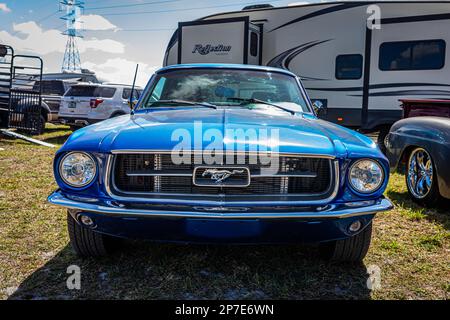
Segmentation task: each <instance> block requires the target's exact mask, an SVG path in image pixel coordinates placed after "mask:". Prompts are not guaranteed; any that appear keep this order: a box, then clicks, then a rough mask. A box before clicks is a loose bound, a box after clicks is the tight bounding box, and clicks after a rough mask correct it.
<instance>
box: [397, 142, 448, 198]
mask: <svg viewBox="0 0 450 320" xmlns="http://www.w3.org/2000/svg"><path fill="white" fill-rule="evenodd" d="M405 178H406V186H407V188H408V192H409V194H410V196H411V198H412V199H413V200H414V201H415V202H417V203H419V204H421V205H424V206H435V205H437V204H438V203H439V201H440V200H441V196H440V194H439V189H438V180H437V179H438V178H437V175H436V170H435V167H434V162H433V159H432V158H431V155H430V154H429V153H428V151H427V150H425V149H423V148H416V149H414V150H413V151H412V152H411V154H410V155H409V158H408V163H407V167H406V175H405Z"/></svg>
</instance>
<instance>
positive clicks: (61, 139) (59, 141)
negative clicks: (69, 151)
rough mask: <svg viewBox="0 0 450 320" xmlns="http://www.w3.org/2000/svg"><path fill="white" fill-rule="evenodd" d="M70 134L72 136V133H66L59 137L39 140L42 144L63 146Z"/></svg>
mask: <svg viewBox="0 0 450 320" xmlns="http://www.w3.org/2000/svg"><path fill="white" fill-rule="evenodd" d="M71 134H72V132H68V133H66V134H64V135H61V136H56V137H48V138H45V139H40V140H41V141H43V142H47V143H51V144H64V142H66V140H67V139H68V138H69V137H70V135H71Z"/></svg>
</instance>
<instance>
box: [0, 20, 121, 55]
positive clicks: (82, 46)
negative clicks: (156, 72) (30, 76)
mask: <svg viewBox="0 0 450 320" xmlns="http://www.w3.org/2000/svg"><path fill="white" fill-rule="evenodd" d="M13 30H14V31H15V33H17V36H16V35H14V34H10V33H8V32H6V31H0V40H1V42H2V43H6V44H8V45H11V46H12V47H14V48H15V50H16V51H26V52H31V53H34V54H38V55H45V54H48V53H51V52H64V50H65V47H66V41H67V37H66V36H64V35H62V34H61V32H60V31H59V30H56V29H49V30H43V29H42V28H41V27H40V26H39V25H37V24H36V22H34V21H28V22H24V23H19V24H14V25H13ZM77 44H78V49H79V50H80V52H81V53H82V52H85V51H87V50H89V49H91V50H98V51H103V52H108V53H124V52H125V46H124V44H123V43H121V42H118V41H115V40H111V39H96V38H89V39H86V38H83V39H80V38H78V39H77Z"/></svg>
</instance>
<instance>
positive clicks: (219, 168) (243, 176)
mask: <svg viewBox="0 0 450 320" xmlns="http://www.w3.org/2000/svg"><path fill="white" fill-rule="evenodd" d="M243 159H244V160H245V161H244V162H245V164H242V162H243ZM194 160H195V159H194V156H192V157H191V164H174V163H173V161H172V159H171V155H170V153H169V154H160V153H156V154H152V153H142V154H117V155H114V159H113V161H112V166H111V167H112V168H111V172H110V173H109V174H110V175H111V176H110V181H111V182H112V183H111V187H112V189H113V192H114V194H117V195H120V196H129V197H133V196H136V195H139V196H140V197H142V196H146V195H148V196H152V195H153V196H154V195H163V194H164V195H182V196H188V197H189V196H198V195H207V196H233V197H236V196H237V197H239V196H245V197H247V198H249V197H251V196H261V195H266V196H291V195H300V196H314V197H315V198H316V199H325V198H327V197H328V196H330V194H331V193H332V191H333V189H334V188H333V186H334V184H335V183H336V181H335V180H336V179H335V174H336V173H335V172H334V171H335V170H334V166H333V160H331V159H329V158H317V157H299V156H298V157H296V156H280V157H279V158H278V159H277V161H278V163H279V170H278V171H277V172H274V173H270V174H268V173H267V172H266V171H264V170H263V169H264V168H266V169H267V168H268V167H269V166H270V164H262V163H249V162H251V161H250V159H249V157H248V155H247V156H245V158H241V159H240V163H239V164H235V165H230V166H229V165H226V164H223V165H217V164H216V165H208V164H205V163H200V164H198V161H197V163H195V162H194ZM234 160H235V162H234V163H236V162H237V160H238V159H237V158H236V156H235V159H234ZM257 162H259V160H258V161H257ZM226 163H228V162H226ZM206 171H208V172H206ZM228 173H229V174H230V175H231V176H227V177H225V178H224V179H223V181H222V180H220V179H221V178H223V176H224V175H228ZM213 175H214V177H213ZM247 179H248V180H247ZM256 200H257V199H256Z"/></svg>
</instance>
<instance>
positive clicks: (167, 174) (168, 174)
mask: <svg viewBox="0 0 450 320" xmlns="http://www.w3.org/2000/svg"><path fill="white" fill-rule="evenodd" d="M127 177H192V173H173V172H164V171H161V172H149V173H144V172H143V173H127ZM250 177H251V178H276V177H280V178H283V177H288V178H317V174H315V173H305V174H292V173H277V174H251V175H250Z"/></svg>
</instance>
